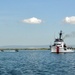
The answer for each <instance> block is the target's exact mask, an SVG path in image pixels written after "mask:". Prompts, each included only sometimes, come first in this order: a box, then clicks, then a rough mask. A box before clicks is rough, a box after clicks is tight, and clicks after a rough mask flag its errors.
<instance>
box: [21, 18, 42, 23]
mask: <svg viewBox="0 0 75 75" xmlns="http://www.w3.org/2000/svg"><path fill="white" fill-rule="evenodd" d="M22 22H24V23H30V24H40V23H41V22H42V20H41V19H38V18H35V17H32V18H29V19H24V20H23V21H22Z"/></svg>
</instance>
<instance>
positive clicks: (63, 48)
mask: <svg viewBox="0 0 75 75" xmlns="http://www.w3.org/2000/svg"><path fill="white" fill-rule="evenodd" d="M50 50H51V52H55V53H65V52H74V50H73V49H71V48H68V47H67V45H66V43H65V42H64V39H63V37H62V31H60V33H59V37H58V38H56V39H55V40H54V43H53V45H50Z"/></svg>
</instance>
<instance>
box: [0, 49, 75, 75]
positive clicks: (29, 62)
mask: <svg viewBox="0 0 75 75" xmlns="http://www.w3.org/2000/svg"><path fill="white" fill-rule="evenodd" d="M0 75H75V53H65V54H64V53H60V54H56V53H51V52H50V50H21V51H19V52H0Z"/></svg>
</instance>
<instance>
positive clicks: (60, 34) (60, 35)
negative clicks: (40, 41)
mask: <svg viewBox="0 0 75 75" xmlns="http://www.w3.org/2000/svg"><path fill="white" fill-rule="evenodd" d="M61 37H62V31H60V33H59V39H62V38H61Z"/></svg>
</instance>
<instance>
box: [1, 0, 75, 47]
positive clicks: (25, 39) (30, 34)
mask: <svg viewBox="0 0 75 75" xmlns="http://www.w3.org/2000/svg"><path fill="white" fill-rule="evenodd" d="M60 30H62V31H63V34H64V35H66V34H71V33H72V32H75V1H74V0H0V46H5V45H49V44H51V43H52V42H53V41H54V37H57V36H58V33H59V31H60ZM71 39H72V40H71ZM65 41H66V42H67V44H75V42H74V41H75V39H74V37H70V38H66V39H65Z"/></svg>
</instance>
